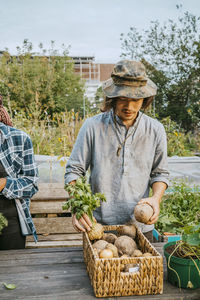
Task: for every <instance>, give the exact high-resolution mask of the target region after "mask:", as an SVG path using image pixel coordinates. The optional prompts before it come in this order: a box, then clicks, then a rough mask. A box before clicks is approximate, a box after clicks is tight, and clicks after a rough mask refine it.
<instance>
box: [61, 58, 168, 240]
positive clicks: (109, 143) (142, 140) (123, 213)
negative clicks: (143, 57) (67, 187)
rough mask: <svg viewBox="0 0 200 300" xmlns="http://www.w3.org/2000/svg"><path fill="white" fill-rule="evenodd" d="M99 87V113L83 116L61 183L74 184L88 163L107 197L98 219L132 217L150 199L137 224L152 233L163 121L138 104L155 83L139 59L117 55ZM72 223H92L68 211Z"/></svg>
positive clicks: (83, 226)
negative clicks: (145, 216)
mask: <svg viewBox="0 0 200 300" xmlns="http://www.w3.org/2000/svg"><path fill="white" fill-rule="evenodd" d="M103 91H104V93H105V100H104V107H103V109H102V111H103V113H101V114H99V115H96V116H94V117H92V118H89V119H87V120H86V121H85V123H84V124H83V126H82V128H81V129H80V132H79V135H78V137H77V141H76V143H75V145H74V148H73V151H72V153H71V156H70V158H69V160H68V163H67V165H66V174H65V183H66V184H67V183H72V184H73V183H74V182H75V181H76V179H77V178H78V177H79V176H84V175H85V173H86V171H87V169H88V168H89V167H90V171H91V174H90V183H91V187H92V191H93V193H96V192H100V193H104V194H105V196H106V199H107V201H106V202H105V203H102V204H101V207H99V208H98V209H96V211H95V212H94V217H95V218H96V219H97V221H98V222H100V223H102V224H109V225H114V224H125V223H127V222H130V221H134V207H135V205H136V204H137V203H138V202H140V203H148V204H150V205H151V206H152V208H153V210H154V214H153V216H152V218H151V219H150V221H149V223H148V225H145V224H141V223H137V224H138V226H139V227H140V228H141V230H142V231H143V233H145V234H146V235H147V237H149V238H150V239H152V229H153V227H154V225H153V224H154V223H155V222H156V221H157V220H158V216H159V210H160V202H161V198H162V196H163V194H164V191H165V189H166V188H167V186H168V175H169V173H168V167H167V143H166V134H165V130H164V127H163V125H162V124H161V123H159V122H158V121H157V120H154V119H152V118H150V117H148V116H147V115H145V114H144V113H142V112H141V111H140V109H143V110H144V109H145V108H147V107H148V106H149V105H150V104H151V102H152V100H153V97H154V96H155V95H156V85H155V84H154V83H153V82H152V81H151V80H150V79H149V78H147V76H146V73H145V67H144V65H143V64H142V63H140V62H135V61H129V60H122V61H120V62H118V63H117V64H116V65H115V67H114V70H113V72H112V74H111V78H110V79H109V80H107V81H106V82H105V84H104V85H103ZM150 187H152V192H153V195H152V196H151V197H149V189H150ZM72 223H73V226H74V228H75V229H76V230H77V231H85V230H90V228H91V225H92V224H91V222H90V220H89V218H88V216H87V215H84V216H83V217H82V218H81V219H80V220H77V219H76V216H75V215H73V218H72Z"/></svg>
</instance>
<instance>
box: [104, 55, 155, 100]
mask: <svg viewBox="0 0 200 300" xmlns="http://www.w3.org/2000/svg"><path fill="white" fill-rule="evenodd" d="M102 87H103V91H104V93H105V95H106V97H108V98H115V97H126V98H133V99H141V98H147V97H152V96H155V95H156V91H157V87H156V85H155V83H154V82H153V81H151V80H150V79H149V78H148V77H147V75H146V70H145V67H144V65H143V64H142V63H141V62H139V61H132V60H121V61H119V62H118V63H117V64H116V65H115V66H114V70H113V72H112V73H111V78H110V79H108V80H107V81H105V82H104V83H103V85H102Z"/></svg>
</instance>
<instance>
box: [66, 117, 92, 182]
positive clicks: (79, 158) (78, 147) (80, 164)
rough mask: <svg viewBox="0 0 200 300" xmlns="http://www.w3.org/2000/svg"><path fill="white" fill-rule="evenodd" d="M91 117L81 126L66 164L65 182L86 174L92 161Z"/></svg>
mask: <svg viewBox="0 0 200 300" xmlns="http://www.w3.org/2000/svg"><path fill="white" fill-rule="evenodd" d="M89 120H90V119H88V120H86V121H85V122H84V124H83V126H82V127H81V129H80V131H79V134H78V136H77V139H76V143H75V145H74V147H73V150H72V153H71V155H70V158H69V160H68V162H67V165H66V173H65V184H67V183H69V182H71V181H73V180H76V179H78V178H79V177H80V176H84V175H85V174H86V171H87V169H88V167H89V165H90V163H91V155H92V150H91V149H92V138H91V128H90V121H89Z"/></svg>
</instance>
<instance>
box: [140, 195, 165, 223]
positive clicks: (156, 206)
mask: <svg viewBox="0 0 200 300" xmlns="http://www.w3.org/2000/svg"><path fill="white" fill-rule="evenodd" d="M142 203H147V204H149V205H150V206H151V207H152V208H153V216H152V217H151V219H150V220H149V222H148V223H146V224H147V225H151V224H154V223H156V222H157V221H158V217H159V213H160V199H158V198H157V197H154V196H152V197H149V198H143V199H141V200H140V201H139V202H138V204H142Z"/></svg>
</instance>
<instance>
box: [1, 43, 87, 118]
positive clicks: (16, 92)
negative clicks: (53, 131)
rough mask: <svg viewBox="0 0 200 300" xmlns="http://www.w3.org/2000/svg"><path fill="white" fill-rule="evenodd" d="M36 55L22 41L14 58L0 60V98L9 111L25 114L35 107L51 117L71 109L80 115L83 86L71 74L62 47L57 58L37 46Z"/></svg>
mask: <svg viewBox="0 0 200 300" xmlns="http://www.w3.org/2000/svg"><path fill="white" fill-rule="evenodd" d="M39 48H40V52H39V53H35V52H33V51H32V49H33V45H32V43H31V42H29V41H28V40H24V42H23V45H22V47H21V48H20V47H17V51H18V53H17V55H15V56H13V55H10V53H9V52H8V51H4V52H3V54H2V56H1V57H0V64H1V68H0V94H2V95H3V96H4V103H5V104H7V107H8V108H12V111H14V110H16V111H19V110H21V109H23V110H25V111H26V112H27V113H28V114H30V113H31V108H32V107H33V106H34V105H36V104H39V105H40V106H41V107H42V108H43V112H44V111H46V112H47V113H50V114H53V113H55V112H58V113H59V112H61V111H65V110H66V109H67V110H71V109H74V110H75V111H80V112H82V111H81V110H82V109H81V107H82V106H83V99H84V83H83V82H82V81H81V79H80V77H78V76H77V75H75V73H74V64H73V62H72V60H71V58H70V57H69V56H68V49H67V48H66V47H65V46H64V49H63V51H62V53H61V54H59V52H58V50H55V48H54V42H51V48H50V49H49V50H48V51H47V50H46V49H43V45H42V44H40V45H39Z"/></svg>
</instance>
